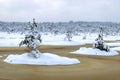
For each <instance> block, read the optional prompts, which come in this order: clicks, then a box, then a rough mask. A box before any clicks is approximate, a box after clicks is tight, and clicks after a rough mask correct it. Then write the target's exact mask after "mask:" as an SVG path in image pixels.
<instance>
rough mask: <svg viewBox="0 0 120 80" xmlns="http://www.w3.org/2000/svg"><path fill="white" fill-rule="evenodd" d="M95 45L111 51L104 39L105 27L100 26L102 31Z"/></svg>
mask: <svg viewBox="0 0 120 80" xmlns="http://www.w3.org/2000/svg"><path fill="white" fill-rule="evenodd" d="M93 47H94V48H98V49H100V50H105V51H107V52H108V51H109V46H108V45H107V44H106V43H105V42H104V40H103V28H100V33H99V34H98V38H97V39H96V40H95V42H94V44H93Z"/></svg>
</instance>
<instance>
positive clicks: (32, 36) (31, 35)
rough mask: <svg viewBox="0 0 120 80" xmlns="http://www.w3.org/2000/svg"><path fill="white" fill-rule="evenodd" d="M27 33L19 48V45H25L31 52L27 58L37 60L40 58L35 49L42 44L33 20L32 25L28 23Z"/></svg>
mask: <svg viewBox="0 0 120 80" xmlns="http://www.w3.org/2000/svg"><path fill="white" fill-rule="evenodd" d="M29 26H30V29H29V32H28V34H26V35H25V39H24V40H23V41H21V43H20V44H19V46H21V45H24V44H25V45H27V47H28V48H30V49H31V50H32V51H31V52H30V54H29V56H32V57H35V58H38V57H39V56H40V52H39V50H38V49H37V47H38V46H39V44H40V43H41V42H42V40H41V35H40V34H39V33H38V31H37V23H36V22H35V19H33V23H30V22H29Z"/></svg>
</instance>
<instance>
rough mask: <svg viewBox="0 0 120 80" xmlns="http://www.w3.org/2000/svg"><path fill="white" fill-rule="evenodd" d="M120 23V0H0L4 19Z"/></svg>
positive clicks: (0, 13) (2, 18) (0, 16)
mask: <svg viewBox="0 0 120 80" xmlns="http://www.w3.org/2000/svg"><path fill="white" fill-rule="evenodd" d="M32 18H36V21H39V22H43V21H55V22H56V21H70V20H73V21H112V22H120V0H0V20H1V21H22V22H23V21H29V20H32Z"/></svg>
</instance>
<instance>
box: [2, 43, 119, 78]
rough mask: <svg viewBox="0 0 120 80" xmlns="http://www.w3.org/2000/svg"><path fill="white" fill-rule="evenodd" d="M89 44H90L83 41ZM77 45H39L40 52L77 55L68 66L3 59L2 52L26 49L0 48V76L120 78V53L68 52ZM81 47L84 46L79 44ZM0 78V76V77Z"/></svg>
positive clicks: (23, 50) (73, 49)
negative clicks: (77, 62)
mask: <svg viewBox="0 0 120 80" xmlns="http://www.w3.org/2000/svg"><path fill="white" fill-rule="evenodd" d="M85 46H86V47H91V46H92V45H85ZM80 47H81V46H41V47H39V49H40V50H41V52H51V53H54V54H57V55H60V56H66V57H71V58H78V59H79V60H80V61H81V63H80V64H76V65H69V66H33V65H15V64H8V63H4V62H3V60H4V58H5V57H6V55H8V54H10V53H15V54H16V53H17V54H18V53H23V52H26V51H29V49H27V48H24V47H21V48H15V47H12V48H5V47H2V48H0V52H1V55H3V56H4V57H2V58H0V77H2V78H5V79H8V80H120V55H118V56H112V57H102V56H88V55H77V54H70V53H69V52H71V51H75V50H77V49H79V48H80ZM82 47H84V46H82ZM0 80H1V79H0Z"/></svg>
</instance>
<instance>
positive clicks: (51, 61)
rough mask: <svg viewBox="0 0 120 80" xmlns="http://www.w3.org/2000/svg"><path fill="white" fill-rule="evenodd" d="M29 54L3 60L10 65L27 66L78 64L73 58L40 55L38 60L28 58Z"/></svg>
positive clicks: (47, 54)
mask: <svg viewBox="0 0 120 80" xmlns="http://www.w3.org/2000/svg"><path fill="white" fill-rule="evenodd" d="M28 54H30V53H24V54H21V55H17V54H16V55H13V54H11V55H8V57H7V58H6V59H5V60H4V61H5V62H7V63H11V64H29V65H71V64H78V63H80V61H79V60H78V59H75V58H67V57H61V56H58V55H55V54H51V53H42V54H41V55H40V57H39V58H34V57H30V56H28Z"/></svg>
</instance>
